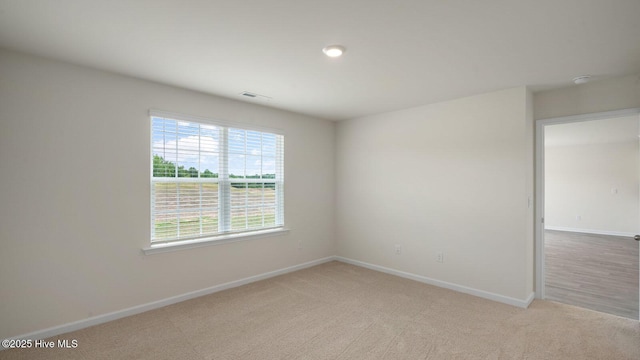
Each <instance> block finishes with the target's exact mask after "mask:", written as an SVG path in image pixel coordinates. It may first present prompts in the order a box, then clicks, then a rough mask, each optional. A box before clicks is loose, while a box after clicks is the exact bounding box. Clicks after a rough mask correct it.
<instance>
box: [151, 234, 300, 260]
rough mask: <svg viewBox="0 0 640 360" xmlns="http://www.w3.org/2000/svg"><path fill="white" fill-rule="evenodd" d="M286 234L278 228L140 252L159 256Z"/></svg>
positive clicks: (169, 245)
mask: <svg viewBox="0 0 640 360" xmlns="http://www.w3.org/2000/svg"><path fill="white" fill-rule="evenodd" d="M288 232H289V229H285V228H279V229H269V230H258V231H251V232H246V233H240V234H229V235H221V236H216V237H210V238H204V239H196V240H184V241H176V242H173V243H169V244H156V245H151V246H150V247H146V248H143V249H142V252H143V253H144V254H145V255H153V254H160V253H165V252H171V251H179V250H186V249H193V248H199V247H203V246H211V245H222V244H228V243H232V242H236V241H245V240H251V239H255V238H262V237H269V236H277V235H284V234H286V233H288Z"/></svg>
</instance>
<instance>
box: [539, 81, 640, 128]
mask: <svg viewBox="0 0 640 360" xmlns="http://www.w3.org/2000/svg"><path fill="white" fill-rule="evenodd" d="M637 107H640V76H638V75H630V76H624V77H617V78H611V79H606V80H601V81H593V82H589V83H586V84H582V85H575V86H570V87H566V88H562V89H555V90H548V91H540V92H537V93H535V96H534V109H533V112H534V117H535V119H536V120H538V119H550V118H555V117H561V116H569V115H580V114H589V113H596V112H603V111H610V110H621V109H630V108H637Z"/></svg>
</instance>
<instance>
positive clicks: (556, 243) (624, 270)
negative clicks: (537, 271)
mask: <svg viewBox="0 0 640 360" xmlns="http://www.w3.org/2000/svg"><path fill="white" fill-rule="evenodd" d="M544 244H545V248H544V254H545V263H546V264H545V283H546V284H545V285H546V287H545V297H546V299H547V300H553V301H558V302H562V303H565V304H570V305H576V306H581V307H585V308H587V309H593V310H596V311H602V312H606V313H609V314H614V315H618V316H624V317H627V318H630V319H636V320H637V319H638V243H637V242H636V241H635V240H633V239H632V238H627V237H620V236H607V235H594V234H583V233H573V232H566V231H552V230H547V231H545V239H544ZM639 341H640V339H639Z"/></svg>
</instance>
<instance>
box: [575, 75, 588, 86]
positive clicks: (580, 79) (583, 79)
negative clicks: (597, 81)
mask: <svg viewBox="0 0 640 360" xmlns="http://www.w3.org/2000/svg"><path fill="white" fill-rule="evenodd" d="M589 79H591V75H580V76H578V77H574V78H573V83H574V84H577V85H580V84H584V83H586V82H588V81H589Z"/></svg>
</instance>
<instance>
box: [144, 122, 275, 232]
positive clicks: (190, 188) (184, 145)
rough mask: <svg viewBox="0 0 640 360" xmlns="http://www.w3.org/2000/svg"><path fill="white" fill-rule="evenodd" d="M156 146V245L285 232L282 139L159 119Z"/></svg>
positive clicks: (155, 128) (154, 134)
mask: <svg viewBox="0 0 640 360" xmlns="http://www.w3.org/2000/svg"><path fill="white" fill-rule="evenodd" d="M152 141H153V144H152V199H151V201H152V204H151V205H152V218H153V219H152V242H153V241H167V240H175V239H181V238H194V237H199V236H207V235H216V234H219V233H226V232H236V231H245V230H251V229H260V228H271V227H275V226H278V225H282V224H281V223H279V221H278V219H279V218H280V219H281V216H280V217H279V216H278V212H279V211H281V209H282V204H281V203H280V202H281V201H282V200H281V199H282V194H281V192H282V185H283V183H282V157H283V154H282V152H283V150H282V147H283V145H282V143H283V139H282V136H281V135H276V134H271V133H265V132H259V131H251V130H244V129H236V128H224V127H220V126H214V125H208V124H200V123H194V122H186V121H180V120H174V119H167V118H162V117H152ZM279 192H280V193H279ZM280 222H281V221H280Z"/></svg>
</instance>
